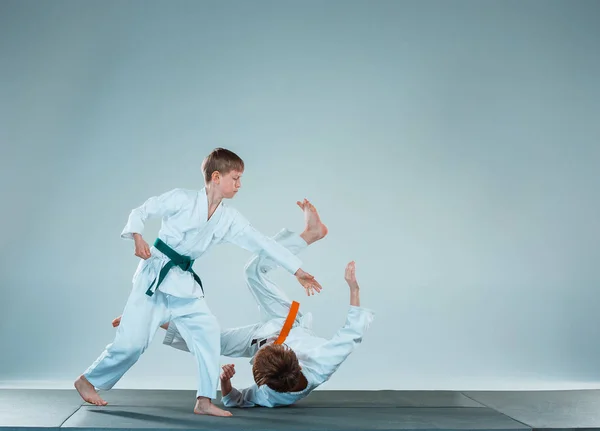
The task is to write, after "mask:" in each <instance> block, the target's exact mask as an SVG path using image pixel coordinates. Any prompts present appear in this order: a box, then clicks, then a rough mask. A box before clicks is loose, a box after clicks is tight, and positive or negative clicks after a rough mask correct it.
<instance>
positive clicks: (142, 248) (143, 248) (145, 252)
mask: <svg viewBox="0 0 600 431" xmlns="http://www.w3.org/2000/svg"><path fill="white" fill-rule="evenodd" d="M133 241H134V242H135V255H136V256H137V257H141V258H142V259H144V260H145V259H148V258H150V256H151V254H150V247H149V246H148V243H147V242H146V241H145V240H144V238H142V235H140V234H139V233H134V234H133Z"/></svg>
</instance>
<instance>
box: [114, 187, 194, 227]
mask: <svg viewBox="0 0 600 431" xmlns="http://www.w3.org/2000/svg"><path fill="white" fill-rule="evenodd" d="M186 198H187V194H186V192H185V191H184V190H182V189H173V190H171V191H168V192H166V193H163V194H162V195H160V196H153V197H151V198H149V199H148V200H147V201H146V202H144V203H143V204H142V205H141V206H139V207H137V208H135V209H133V210H132V211H131V213H130V214H129V219H128V220H127V224H126V225H125V228H123V231H122V232H121V238H123V239H132V238H133V234H134V233H139V234H140V235H142V234H143V232H144V225H145V223H146V220H148V219H149V218H151V217H166V216H169V215H172V214H175V213H176V212H177V211H179V210H180V209H181V207H182V206H183V204H184V202H185V200H186Z"/></svg>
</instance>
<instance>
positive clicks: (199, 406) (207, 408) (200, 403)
mask: <svg viewBox="0 0 600 431" xmlns="http://www.w3.org/2000/svg"><path fill="white" fill-rule="evenodd" d="M194 413H196V414H197V415H210V416H233V415H232V414H231V412H228V411H226V410H223V409H220V408H218V407H217V406H215V405H214V404H213V403H212V402H211V401H210V398H204V397H198V400H197V401H196V407H194Z"/></svg>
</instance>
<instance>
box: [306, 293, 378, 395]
mask: <svg viewBox="0 0 600 431" xmlns="http://www.w3.org/2000/svg"><path fill="white" fill-rule="evenodd" d="M373 318H374V313H373V312H372V311H371V310H368V309H366V308H362V307H356V306H353V305H351V306H350V309H349V310H348V314H347V316H346V323H345V325H344V326H343V327H342V328H340V329H339V330H338V331H337V332H336V333H335V335H334V336H333V337H332V338H331V340H329V341H327V342H326V343H324V344H323V345H321V346H319V347H317V348H315V349H313V350H311V351H310V352H307V355H308V356H309V358H310V361H311V368H312V369H313V370H315V371H318V378H319V380H321V381H320V382H319V384H322V383H324V382H325V381H327V380H328V379H329V378H330V377H331V375H332V374H333V373H334V372H335V371H336V370H337V369H338V368H339V366H340V365H341V364H342V362H344V361H345V360H346V358H347V357H348V356H349V355H350V353H352V352H353V351H354V349H355V348H356V346H358V345H359V344H360V343H361V342H362V337H363V335H364V333H365V332H366V330H367V329H368V328H369V325H370V324H371V322H372V321H373Z"/></svg>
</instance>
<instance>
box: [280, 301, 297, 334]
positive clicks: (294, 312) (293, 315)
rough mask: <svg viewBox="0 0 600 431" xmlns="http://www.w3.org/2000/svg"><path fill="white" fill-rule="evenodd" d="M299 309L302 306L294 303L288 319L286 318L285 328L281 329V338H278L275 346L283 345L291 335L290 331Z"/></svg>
mask: <svg viewBox="0 0 600 431" xmlns="http://www.w3.org/2000/svg"><path fill="white" fill-rule="evenodd" d="M298 308H300V304H299V303H298V302H296V301H292V305H291V306H290V311H289V313H288V315H287V317H286V318H285V322H284V323H283V328H281V332H280V333H279V337H277V341H275V344H283V342H284V341H285V339H286V338H287V336H288V334H289V333H290V330H291V329H292V326H293V325H294V321H295V320H296V315H297V314H298Z"/></svg>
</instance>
